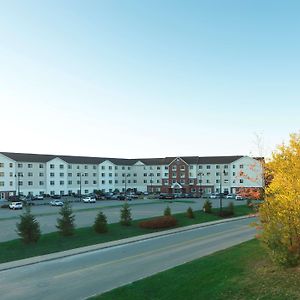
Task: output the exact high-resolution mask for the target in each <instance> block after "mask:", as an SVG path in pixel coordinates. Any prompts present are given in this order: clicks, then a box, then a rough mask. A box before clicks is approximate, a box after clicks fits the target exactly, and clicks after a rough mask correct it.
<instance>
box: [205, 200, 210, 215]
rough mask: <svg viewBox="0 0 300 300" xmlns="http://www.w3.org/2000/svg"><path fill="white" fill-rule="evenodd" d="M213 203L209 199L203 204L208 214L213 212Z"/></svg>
mask: <svg viewBox="0 0 300 300" xmlns="http://www.w3.org/2000/svg"><path fill="white" fill-rule="evenodd" d="M211 209H212V204H211V202H210V201H209V200H206V201H205V202H204V205H203V211H204V212H205V213H207V214H211V212H212V210H211Z"/></svg>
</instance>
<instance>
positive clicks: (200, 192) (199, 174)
mask: <svg viewBox="0 0 300 300" xmlns="http://www.w3.org/2000/svg"><path fill="white" fill-rule="evenodd" d="M202 175H203V173H202V172H200V173H198V176H200V186H199V190H200V191H199V194H200V198H201V196H202V186H201V184H202Z"/></svg>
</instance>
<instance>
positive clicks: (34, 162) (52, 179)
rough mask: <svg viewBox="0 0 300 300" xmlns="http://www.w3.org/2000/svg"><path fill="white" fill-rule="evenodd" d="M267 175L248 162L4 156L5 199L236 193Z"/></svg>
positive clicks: (257, 162)
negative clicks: (130, 193) (132, 192)
mask: <svg viewBox="0 0 300 300" xmlns="http://www.w3.org/2000/svg"><path fill="white" fill-rule="evenodd" d="M262 173H263V170H262V164H261V159H257V158H252V157H249V156H213V157H199V156H184V157H165V158H147V159H144V158H141V159H119V158H103V157H84V156H66V155H44V154H26V153H10V152H0V198H7V197H8V196H12V195H16V194H21V195H28V194H31V195H39V194H50V195H54V194H61V195H66V194H72V193H80V192H81V193H82V194H88V193H91V192H93V191H94V190H102V191H104V192H113V191H115V190H116V189H117V190H119V191H125V190H127V189H131V190H135V191H142V192H145V191H148V192H162V193H195V194H202V193H214V192H225V193H226V192H229V193H235V192H238V190H239V189H241V188H253V189H259V188H261V187H262V186H263V176H262Z"/></svg>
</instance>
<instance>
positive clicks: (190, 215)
mask: <svg viewBox="0 0 300 300" xmlns="http://www.w3.org/2000/svg"><path fill="white" fill-rule="evenodd" d="M186 216H187V217H188V218H190V219H194V218H195V215H194V212H193V209H192V208H191V207H189V208H188V209H187V211H186Z"/></svg>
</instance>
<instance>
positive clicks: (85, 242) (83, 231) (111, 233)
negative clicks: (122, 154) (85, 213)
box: [0, 205, 253, 263]
mask: <svg viewBox="0 0 300 300" xmlns="http://www.w3.org/2000/svg"><path fill="white" fill-rule="evenodd" d="M252 212H253V211H252V209H251V208H249V207H247V206H246V205H242V206H236V207H235V216H241V215H247V214H249V213H252ZM173 216H174V217H176V219H177V226H176V227H183V226H188V225H193V224H199V223H204V222H209V221H215V220H219V219H221V218H220V217H219V216H218V215H216V214H205V213H203V212H202V211H196V212H195V218H194V219H189V218H187V217H186V213H179V214H174V215H173ZM93 221H94V220H91V226H92V223H93ZM140 221H142V220H135V221H133V222H132V226H122V225H120V224H119V223H113V224H108V232H107V233H104V234H97V233H96V232H95V231H94V230H93V228H92V227H84V228H77V229H76V230H75V234H74V235H73V236H70V237H63V236H61V235H60V234H59V233H58V232H53V233H48V234H43V235H42V236H41V238H40V240H39V241H38V242H37V243H36V244H29V245H25V244H23V243H22V241H21V240H20V239H16V240H12V241H7V242H2V243H0V263H4V262H8V261H13V260H19V259H23V258H28V257H33V256H38V255H44V254H49V253H54V252H59V251H64V250H69V249H73V248H79V247H84V246H89V245H94V244H99V243H105V242H110V241H114V240H120V239H124V238H128V237H133V236H137V235H142V234H147V233H151V232H157V231H162V230H152V229H151V230H150V229H143V228H140V227H139V226H138V224H139V222H140Z"/></svg>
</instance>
